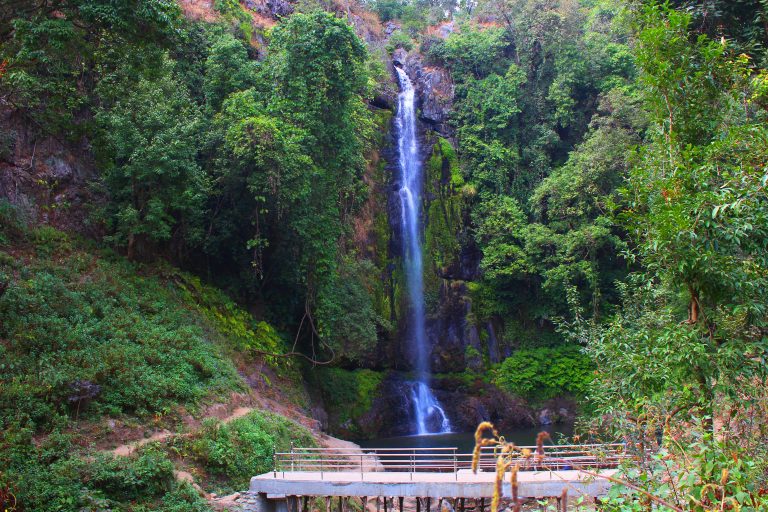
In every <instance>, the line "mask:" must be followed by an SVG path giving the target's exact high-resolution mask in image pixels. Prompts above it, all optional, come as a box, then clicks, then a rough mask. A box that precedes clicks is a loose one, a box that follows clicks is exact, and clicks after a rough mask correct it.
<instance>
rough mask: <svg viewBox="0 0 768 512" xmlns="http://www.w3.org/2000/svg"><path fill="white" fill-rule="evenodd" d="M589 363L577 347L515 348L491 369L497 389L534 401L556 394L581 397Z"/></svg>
mask: <svg viewBox="0 0 768 512" xmlns="http://www.w3.org/2000/svg"><path fill="white" fill-rule="evenodd" d="M592 372H593V367H592V362H591V360H590V359H589V357H587V355H586V354H584V353H583V352H582V351H581V349H580V348H579V347H578V346H574V345H560V346H557V347H552V348H549V347H540V348H531V349H524V350H518V351H517V352H515V353H514V354H513V355H512V356H511V357H508V358H507V359H505V360H504V362H502V363H501V366H500V367H499V368H497V369H496V370H495V373H494V376H493V381H494V383H495V384H496V385H497V386H499V387H500V388H502V389H504V390H506V391H508V392H510V393H513V394H516V395H520V396H523V397H525V398H528V399H531V400H534V401H543V400H547V399H550V398H553V397H556V396H559V395H573V396H576V397H583V396H584V395H585V393H586V392H587V389H588V387H589V384H590V383H591V381H592Z"/></svg>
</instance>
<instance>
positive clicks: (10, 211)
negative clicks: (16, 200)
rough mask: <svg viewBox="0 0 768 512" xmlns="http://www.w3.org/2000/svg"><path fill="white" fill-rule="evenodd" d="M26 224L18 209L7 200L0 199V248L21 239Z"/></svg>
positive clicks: (25, 229)
mask: <svg viewBox="0 0 768 512" xmlns="http://www.w3.org/2000/svg"><path fill="white" fill-rule="evenodd" d="M26 231H27V225H26V222H24V218H23V216H22V215H21V213H20V212H19V210H18V208H17V207H16V206H14V205H13V204H11V202H10V201H8V200H7V199H0V247H2V246H4V245H7V244H9V243H10V242H11V241H13V240H18V239H21V238H23V236H24V235H25V233H26Z"/></svg>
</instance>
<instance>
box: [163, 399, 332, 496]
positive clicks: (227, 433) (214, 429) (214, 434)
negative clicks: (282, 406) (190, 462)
mask: <svg viewBox="0 0 768 512" xmlns="http://www.w3.org/2000/svg"><path fill="white" fill-rule="evenodd" d="M292 443H293V444H295V445H296V446H300V447H303V448H311V447H314V446H317V445H316V443H315V440H314V437H312V434H311V433H310V432H309V430H307V429H306V428H304V427H302V426H301V425H299V424H298V423H294V422H293V421H291V420H289V419H287V418H285V417H283V416H280V415H277V414H274V413H270V412H266V411H253V412H251V413H249V414H248V415H246V416H244V417H242V418H238V419H236V420H233V421H231V422H229V423H221V422H218V421H216V420H213V419H209V420H206V421H205V422H204V423H203V428H202V430H200V431H199V432H197V433H195V434H194V435H193V436H192V437H190V438H179V439H178V440H177V441H176V442H175V444H176V448H177V450H179V451H180V452H181V453H183V454H185V455H188V456H190V457H192V458H193V459H194V460H196V461H197V462H199V463H200V464H202V465H203V467H204V468H205V470H206V471H207V472H208V473H209V474H210V475H211V476H212V477H214V478H215V482H211V485H216V486H217V487H216V489H217V490H218V491H219V492H221V491H234V490H238V489H245V488H246V487H248V482H249V481H250V478H251V477H252V476H253V475H259V474H262V473H266V472H268V471H271V470H272V469H273V468H274V460H273V454H274V452H275V451H282V452H286V451H290V449H291V444H292Z"/></svg>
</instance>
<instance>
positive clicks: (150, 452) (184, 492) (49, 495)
mask: <svg viewBox="0 0 768 512" xmlns="http://www.w3.org/2000/svg"><path fill="white" fill-rule="evenodd" d="M0 467H2V470H1V471H0V489H8V490H10V492H11V493H12V494H13V496H14V497H15V499H16V506H17V509H18V510H24V511H25V512H52V511H61V512H69V511H74V510H115V511H118V510H133V511H139V510H141V511H145V510H146V511H148V510H164V511H173V512H204V511H207V510H210V509H209V508H207V506H206V505H205V503H204V502H202V500H200V498H199V497H197V496H196V493H195V492H194V490H192V489H190V488H189V485H188V484H177V483H176V481H175V478H174V474H173V464H172V462H171V461H170V460H169V459H168V457H167V456H166V455H165V453H163V452H162V451H161V450H160V449H159V448H158V447H156V446H153V445H148V446H145V447H143V448H142V449H140V450H139V452H138V453H137V454H135V455H133V456H131V457H114V456H112V455H107V454H104V453H97V454H92V453H87V452H86V453H80V452H79V450H78V448H77V447H76V446H75V445H74V444H73V442H72V438H71V437H70V436H68V435H64V434H62V433H60V432H59V431H58V430H54V431H53V432H52V433H51V434H50V435H49V436H48V437H47V438H44V439H43V440H42V442H39V444H37V445H36V444H35V443H34V442H33V433H32V431H31V430H29V429H23V428H16V427H13V428H10V429H6V430H5V431H4V432H3V433H2V434H0ZM0 498H1V496H0ZM0 504H1V503H0ZM159 504H162V505H161V506H159V507H158V506H157V505H159ZM10 510H13V509H10Z"/></svg>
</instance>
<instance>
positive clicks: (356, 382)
mask: <svg viewBox="0 0 768 512" xmlns="http://www.w3.org/2000/svg"><path fill="white" fill-rule="evenodd" d="M315 378H316V380H317V383H318V386H319V388H320V392H321V393H322V397H323V402H324V403H325V405H326V407H327V409H328V414H329V416H330V422H331V428H332V429H333V430H334V431H342V432H345V433H346V435H355V436H361V437H364V436H366V435H369V433H370V431H369V429H367V428H366V426H365V424H364V423H362V422H361V417H362V416H363V415H364V414H365V413H367V412H368V411H369V410H370V409H371V406H372V405H373V400H374V398H375V397H376V395H377V392H378V389H379V385H380V384H381V382H382V380H383V379H384V374H383V373H381V372H376V371H373V370H365V369H358V370H354V371H350V370H344V369H342V368H323V369H320V370H319V371H317V375H316V377H315Z"/></svg>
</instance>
